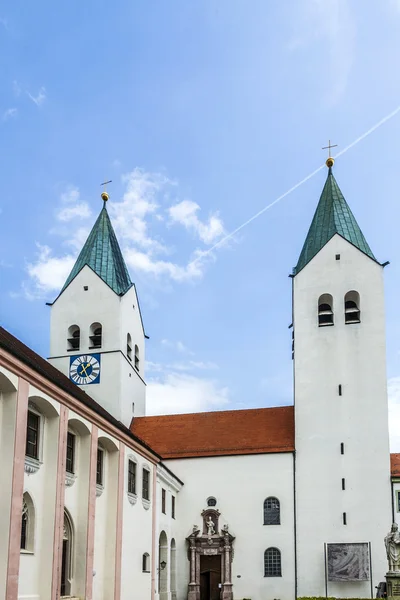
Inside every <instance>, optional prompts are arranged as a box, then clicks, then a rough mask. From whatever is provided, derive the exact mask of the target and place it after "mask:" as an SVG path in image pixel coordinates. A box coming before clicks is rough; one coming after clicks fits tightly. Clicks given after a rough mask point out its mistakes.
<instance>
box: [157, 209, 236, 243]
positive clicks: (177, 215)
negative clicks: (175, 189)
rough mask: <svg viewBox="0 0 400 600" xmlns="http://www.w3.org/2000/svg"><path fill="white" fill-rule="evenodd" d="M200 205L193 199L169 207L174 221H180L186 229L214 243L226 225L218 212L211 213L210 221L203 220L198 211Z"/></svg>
mask: <svg viewBox="0 0 400 600" xmlns="http://www.w3.org/2000/svg"><path fill="white" fill-rule="evenodd" d="M199 210H200V206H199V205H198V204H196V202H193V201H192V200H182V202H179V203H178V204H175V205H174V206H171V207H170V208H169V209H168V213H169V216H170V218H171V221H172V222H173V223H180V224H181V225H183V226H184V227H186V229H188V230H191V231H193V232H194V233H195V234H196V235H197V236H198V237H199V238H200V239H201V241H202V242H204V243H205V244H213V243H214V242H215V241H216V240H217V239H218V238H219V237H221V236H222V235H223V234H224V233H225V230H224V225H223V223H222V221H221V219H220V218H219V217H218V214H214V215H211V216H210V218H209V219H208V221H206V222H202V221H201V220H200V219H199V218H198V216H197V212H198V211H199Z"/></svg>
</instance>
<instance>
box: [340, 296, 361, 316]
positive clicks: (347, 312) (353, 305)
mask: <svg viewBox="0 0 400 600" xmlns="http://www.w3.org/2000/svg"><path fill="white" fill-rule="evenodd" d="M360 321H361V319H360V294H359V293H358V292H355V291H354V290H353V291H351V292H347V294H346V295H345V297H344V322H345V323H360Z"/></svg>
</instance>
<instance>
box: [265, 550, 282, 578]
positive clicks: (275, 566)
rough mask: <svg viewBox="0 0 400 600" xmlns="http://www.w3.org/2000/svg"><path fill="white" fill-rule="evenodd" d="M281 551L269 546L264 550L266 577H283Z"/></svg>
mask: <svg viewBox="0 0 400 600" xmlns="http://www.w3.org/2000/svg"><path fill="white" fill-rule="evenodd" d="M281 563H282V561H281V551H280V550H278V548H268V549H267V550H266V551H265V552H264V577H282V564H281Z"/></svg>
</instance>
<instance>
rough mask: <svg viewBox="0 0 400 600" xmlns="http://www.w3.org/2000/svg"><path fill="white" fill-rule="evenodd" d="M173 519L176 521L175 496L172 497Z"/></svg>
mask: <svg viewBox="0 0 400 600" xmlns="http://www.w3.org/2000/svg"><path fill="white" fill-rule="evenodd" d="M171 517H172V518H173V519H175V496H171Z"/></svg>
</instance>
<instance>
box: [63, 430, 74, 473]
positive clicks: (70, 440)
mask: <svg viewBox="0 0 400 600" xmlns="http://www.w3.org/2000/svg"><path fill="white" fill-rule="evenodd" d="M65 470H66V471H67V473H75V436H74V434H73V433H71V432H70V431H68V433H67V462H66V466H65Z"/></svg>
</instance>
